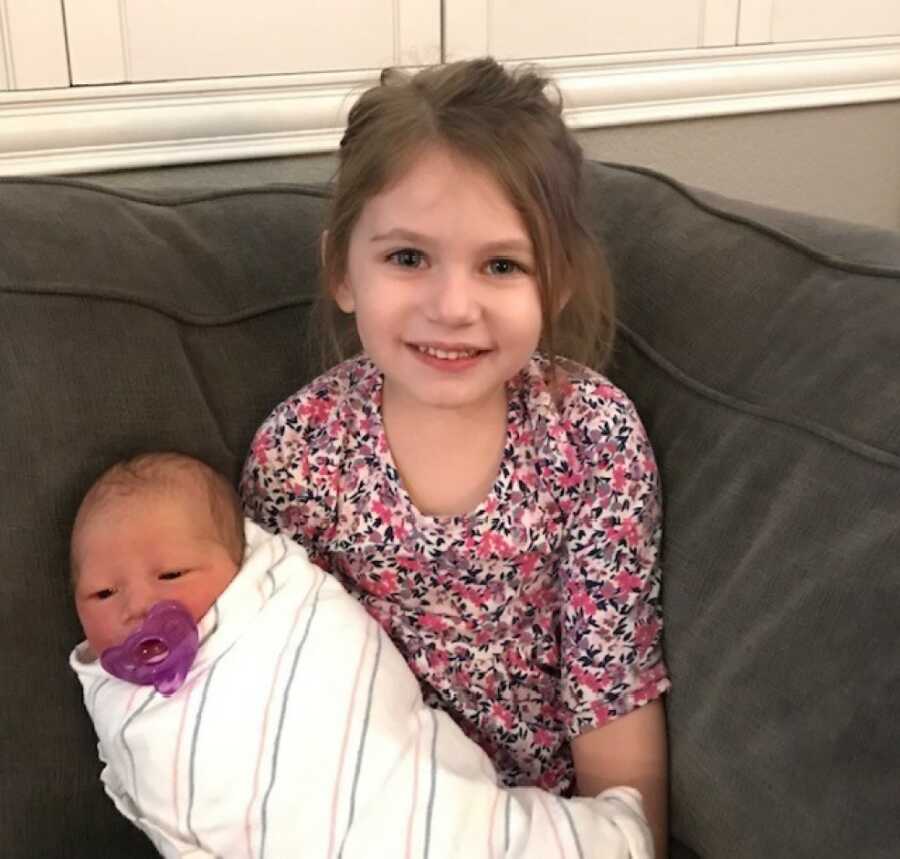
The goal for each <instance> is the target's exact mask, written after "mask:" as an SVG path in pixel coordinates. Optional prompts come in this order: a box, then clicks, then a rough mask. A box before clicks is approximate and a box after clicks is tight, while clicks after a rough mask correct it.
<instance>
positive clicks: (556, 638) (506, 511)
mask: <svg viewBox="0 0 900 859" xmlns="http://www.w3.org/2000/svg"><path fill="white" fill-rule="evenodd" d="M566 369H567V372H568V381H567V382H566V383H565V384H564V385H563V387H562V401H561V406H560V408H559V409H557V407H556V406H555V405H554V402H553V398H552V396H551V392H550V389H549V388H548V386H547V384H546V381H545V378H546V374H547V371H548V362H547V361H546V359H545V358H543V357H541V356H540V355H537V354H536V355H534V356H533V357H532V359H531V361H530V362H529V364H528V365H527V366H526V367H525V368H524V369H523V370H522V371H521V372H520V374H519V375H518V376H517V377H516V378H515V379H513V380H512V381H511V382H510V383H509V384H508V386H507V387H508V418H507V434H506V445H505V449H504V453H503V459H502V464H501V467H500V470H499V473H498V475H497V478H496V480H495V482H494V485H493V486H492V488H491V489H490V491H489V493H488V495H487V497H486V498H485V499H484V501H483V502H482V503H481V504H480V505H479V506H478V507H477V508H476V509H475V510H474V511H472V512H471V513H469V514H467V515H465V516H452V517H439V516H426V515H423V514H422V513H420V512H419V511H418V510H417V509H416V507H415V506H414V505H413V503H412V501H411V499H410V498H409V496H408V495H407V493H406V491H405V490H404V488H403V485H402V483H401V481H400V477H399V474H398V472H397V468H396V466H395V464H394V462H393V459H392V458H391V451H390V448H389V447H388V444H387V440H386V437H385V434H384V429H383V427H382V424H381V408H380V405H381V391H382V376H381V374H380V372H379V371H378V370H377V369H376V367H375V366H374V365H373V364H372V363H371V362H370V361H369V360H368V359H367V358H366V357H364V356H362V357H359V358H356V359H353V360H350V361H347V362H345V363H343V364H341V365H339V366H337V367H335V368H334V369H332V370H331V371H329V372H328V373H326V374H325V375H323V376H321V377H319V378H318V379H316V380H315V381H313V382H312V383H311V384H309V385H307V386H306V387H305V388H302V389H301V390H300V391H298V392H297V393H296V394H294V395H293V396H292V397H290V398H288V399H287V400H285V401H284V402H283V403H281V404H280V405H279V406H278V407H277V408H276V409H275V410H274V411H273V412H272V414H271V415H270V416H269V417H268V418H267V419H266V421H265V422H264V423H263V425H262V426H261V427H260V429H259V431H258V432H257V434H256V437H255V439H254V441H253V444H252V449H251V452H250V456H249V458H248V460H247V463H246V465H245V468H244V475H243V479H242V482H241V491H242V495H243V498H244V504H245V508H246V512H247V515H248V516H251V517H252V518H254V519H255V520H256V521H257V522H259V523H260V524H261V525H262V526H263V527H265V528H267V529H269V530H270V531H275V532H282V533H285V534H289V535H290V536H291V537H293V538H294V539H296V540H297V541H298V542H300V543H302V544H303V545H304V546H306V547H307V549H308V550H309V551H310V553H311V555H312V556H313V558H314V559H315V560H316V561H317V562H318V563H320V564H321V565H322V566H324V567H325V568H326V569H328V570H330V571H331V572H332V573H334V574H335V575H337V576H338V577H339V578H340V579H341V581H342V582H343V584H344V585H345V586H346V587H347V588H348V589H349V590H350V591H351V593H353V594H354V595H355V596H356V597H357V598H358V599H359V600H360V601H361V602H362V603H363V605H365V606H366V608H367V609H368V610H369V612H370V613H371V614H372V615H373V616H374V617H375V618H376V619H377V620H378V621H379V622H380V623H381V624H382V625H383V626H384V627H385V629H386V630H387V632H388V633H389V634H390V636H391V637H392V639H393V640H394V642H395V643H396V644H397V646H398V647H399V648H400V650H401V652H402V653H403V654H404V656H405V658H406V659H407V661H408V663H409V665H410V667H411V668H412V670H413V672H414V673H415V674H416V676H417V677H418V678H419V681H420V683H421V684H422V688H423V694H424V695H425V700H426V701H427V703H429V704H430V705H432V706H435V707H439V708H441V709H443V710H445V711H447V712H448V713H450V715H451V716H453V717H454V718H455V719H456V721H457V722H458V723H459V724H460V726H461V727H462V728H463V730H464V731H465V732H466V733H467V734H469V736H471V737H472V738H474V739H475V740H476V741H477V742H478V743H479V744H480V745H481V746H482V747H483V748H484V749H485V751H486V752H487V753H488V754H489V755H490V757H491V758H492V759H493V760H494V763H495V765H496V766H497V768H498V770H499V772H500V775H501V778H502V780H503V782H504V783H505V784H506V785H509V786H514V785H525V784H536V785H539V786H541V787H544V788H546V789H548V790H551V791H554V792H558V793H568V792H570V791H571V790H572V789H573V788H574V768H573V764H572V758H571V753H570V751H569V741H570V740H571V739H572V738H573V737H575V736H577V735H579V734H581V733H583V732H585V731H588V730H590V729H592V728H594V727H597V726H599V725H603V724H604V723H605V722H607V721H609V720H610V719H613V718H615V717H617V716H621V715H624V714H625V713H628V712H630V711H631V710H633V709H634V708H636V707H639V706H640V705H642V704H644V703H646V702H648V701H651V700H653V699H655V698H657V697H659V696H660V695H661V694H662V693H663V692H664V691H665V690H666V689H667V688H668V687H669V680H668V677H667V675H666V669H665V666H664V664H663V661H662V656H661V652H660V636H661V627H662V623H661V615H660V600H659V595H660V594H659V592H660V579H659V568H658V565H657V555H658V551H659V543H660V530H661V515H660V512H661V511H660V486H659V475H658V472H657V468H656V463H655V460H654V458H653V451H652V450H651V447H650V443H649V441H648V440H647V436H646V433H645V431H644V428H643V426H642V424H641V422H640V419H639V418H638V416H637V413H636V412H635V409H634V406H633V405H632V403H631V402H630V401H629V400H628V398H627V397H626V396H625V395H624V394H623V393H622V391H620V390H619V389H618V388H616V387H615V386H614V385H612V384H611V383H610V382H609V381H608V380H607V379H606V378H605V377H604V376H602V375H600V374H598V373H596V372H594V371H592V370H589V369H587V368H584V367H580V366H577V365H566ZM335 647H340V641H339V640H338V639H336V640H335Z"/></svg>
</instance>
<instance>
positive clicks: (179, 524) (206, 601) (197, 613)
mask: <svg viewBox="0 0 900 859" xmlns="http://www.w3.org/2000/svg"><path fill="white" fill-rule="evenodd" d="M74 549H75V555H76V558H77V567H78V578H77V581H76V584H75V607H76V609H77V611H78V617H79V620H80V621H81V626H82V628H83V629H84V634H85V637H86V638H87V641H88V644H89V645H90V647H91V650H92V651H93V652H94V653H95V654H97V655H98V656H99V655H100V654H101V653H102V652H103V651H104V650H106V648H107V647H112V646H113V645H116V644H121V642H122V641H124V640H125V639H126V638H127V637H128V636H129V635H130V634H131V633H132V632H134V631H135V630H136V629H137V628H138V627H139V626H140V625H141V623H143V621H144V618H145V617H146V616H147V612H148V611H149V610H150V608H151V607H152V606H153V605H154V604H155V603H157V602H159V601H160V600H178V601H179V602H181V603H183V604H184V605H185V607H186V608H187V609H188V611H189V612H190V613H191V615H192V617H193V618H194V621H195V622H197V621H199V620H200V618H202V617H203V615H204V614H206V612H207V611H209V609H210V608H212V605H213V603H214V602H215V601H216V599H218V597H219V596H220V594H221V593H222V592H223V591H224V590H225V588H226V587H228V584H229V582H231V580H232V579H233V578H234V576H235V574H236V573H237V569H238V565H237V564H236V563H235V562H234V560H233V559H232V557H231V555H230V554H229V551H228V549H227V547H226V546H225V545H223V543H222V539H221V536H220V535H219V532H218V530H217V529H216V526H215V523H214V522H213V519H212V514H211V512H210V511H209V500H208V498H207V497H206V494H205V492H204V491H199V490H198V491H197V492H194V493H191V494H189V495H187V496H185V495H184V493H178V494H177V495H176V494H175V493H174V491H173V492H168V491H144V492H137V493H135V494H133V495H128V496H123V497H122V498H120V499H116V500H115V501H112V500H108V501H105V502H101V503H100V505H99V507H98V509H97V510H95V511H93V512H92V513H90V514H89V515H88V518H87V521H85V522H84V524H83V526H82V527H81V528H80V529H79V534H78V538H77V542H76V545H75V547H74Z"/></svg>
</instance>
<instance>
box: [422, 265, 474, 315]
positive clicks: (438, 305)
mask: <svg viewBox="0 0 900 859" xmlns="http://www.w3.org/2000/svg"><path fill="white" fill-rule="evenodd" d="M477 286H478V285H477V283H475V280H474V278H473V277H472V276H471V275H470V274H469V273H468V272H467V271H463V270H459V269H456V270H448V271H446V272H444V273H443V274H442V275H440V276H437V277H435V279H434V282H433V283H432V285H431V289H430V290H429V292H428V297H427V301H426V316H427V318H428V319H429V321H431V322H436V323H440V324H443V325H450V326H460V325H470V324H471V323H473V322H475V321H476V320H477V319H478V314H479V312H480V309H479V303H478V290H477Z"/></svg>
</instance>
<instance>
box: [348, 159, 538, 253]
mask: <svg viewBox="0 0 900 859" xmlns="http://www.w3.org/2000/svg"><path fill="white" fill-rule="evenodd" d="M473 218H474V219H476V220H477V222H478V226H479V227H480V228H481V229H482V230H484V229H489V230H490V231H491V232H492V233H503V234H504V236H503V237H504V238H515V237H519V238H521V237H523V236H524V237H526V238H527V235H526V233H525V227H524V224H523V223H522V220H521V217H520V215H519V213H518V211H517V209H516V208H515V206H514V205H513V203H512V201H511V200H510V199H509V197H508V195H507V193H506V191H505V190H504V188H503V187H502V186H501V184H500V182H499V181H497V179H496V178H495V177H494V176H493V175H492V174H491V172H490V171H489V170H488V169H487V168H486V167H485V166H483V165H481V164H479V163H477V162H475V161H473V160H471V159H469V158H466V157H464V156H462V155H459V154H457V153H455V152H453V151H452V150H448V149H446V148H445V147H429V148H428V149H426V150H424V151H423V152H422V153H421V154H419V156H418V157H416V158H415V159H414V160H413V162H412V163H411V164H410V166H409V167H407V168H406V169H405V170H404V171H402V172H401V173H399V174H398V175H397V176H396V177H395V178H394V179H393V181H391V182H390V183H388V185H387V186H386V187H385V188H384V189H382V191H381V192H379V193H378V194H376V195H375V196H373V197H372V198H370V200H369V201H368V202H367V203H366V205H365V206H364V208H363V212H362V220H363V221H364V222H365V224H366V226H367V227H368V228H369V230H371V231H373V232H376V233H380V232H383V231H386V230H390V229H392V228H396V227H405V228H410V229H415V228H417V226H418V227H422V228H423V230H422V231H424V232H427V227H428V226H429V225H432V226H434V227H442V226H448V225H449V226H453V227H454V228H464V227H466V226H472V225H473V224H472V219H473ZM510 232H512V233H513V234H514V235H508V234H509V233H510Z"/></svg>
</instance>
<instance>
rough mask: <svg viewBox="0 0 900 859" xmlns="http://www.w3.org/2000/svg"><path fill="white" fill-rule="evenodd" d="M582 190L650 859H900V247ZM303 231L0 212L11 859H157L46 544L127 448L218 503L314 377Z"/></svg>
mask: <svg viewBox="0 0 900 859" xmlns="http://www.w3.org/2000/svg"><path fill="white" fill-rule="evenodd" d="M589 179H590V182H591V201H592V206H593V210H594V215H595V219H596V225H597V229H598V231H599V233H600V234H601V236H602V237H603V239H604V241H605V243H606V246H607V252H608V256H609V260H610V264H611V267H612V270H613V273H614V276H615V279H616V282H617V285H618V288H619V295H620V307H619V311H620V316H621V322H622V326H621V331H620V339H619V344H618V348H617V350H616V359H615V364H614V366H613V368H612V370H611V375H612V377H613V379H614V380H615V381H616V382H618V383H619V384H620V385H622V386H623V387H624V388H625V389H626V390H627V391H628V392H629V394H630V395H631V396H632V397H633V399H634V400H635V402H636V403H637V405H638V408H639V410H640V412H641V414H642V416H643V418H644V421H645V423H646V425H647V429H648V431H649V434H650V437H651V439H652V440H653V443H654V446H655V449H656V452H657V456H658V459H659V462H660V467H661V470H662V476H663V484H664V493H665V528H666V530H665V542H664V549H663V553H664V554H663V559H664V564H665V573H664V605H665V611H666V622H667V627H666V640H665V643H666V652H667V658H668V661H669V666H670V670H671V673H672V678H673V683H674V688H673V691H672V693H671V695H670V696H669V698H668V711H669V728H670V748H671V783H672V820H671V823H672V833H673V837H674V838H675V839H676V840H677V842H678V843H677V844H676V845H674V846H673V854H672V855H673V857H675V859H682V857H688V856H691V855H693V854H696V856H699V857H703V859H744V857H765V859H771V857H792V859H793V857H800V856H802V857H805V856H814V857H817V859H827V858H828V857H847V856H854V857H855V856H860V857H866V859H881V857H885V859H886V857H889V856H890V857H894V856H896V855H897V849H898V847H897V845H898V844H900V814H898V790H897V785H898V782H900V727H898V724H900V723H898V720H897V718H896V716H895V714H894V709H895V705H897V704H898V703H900V648H898V645H897V638H898V636H897V622H898V617H900V574H898V561H897V559H898V558H900V235H897V234H892V233H880V232H878V231H875V230H870V229H866V228H860V227H853V226H850V225H846V224H839V223H837V222H834V221H824V220H818V219H813V218H808V217H803V216H798V215H792V214H790V213H785V212H777V211H773V210H765V209H761V208H760V207H754V206H749V205H746V204H741V203H739V202H736V201H729V200H724V199H721V198H717V197H715V195H710V194H707V193H694V192H690V191H687V190H686V189H683V188H681V187H680V186H678V185H677V184H675V183H673V182H672V181H670V180H668V179H666V178H665V177H661V176H658V175H654V174H651V173H648V172H646V171H639V170H635V169H632V168H627V167H620V166H613V165H600V164H593V165H591V166H590V168H589ZM321 203H322V199H321V190H320V189H315V188H303V187H301V186H291V187H288V186H269V187H265V188H256V189H247V190H241V191H226V192H221V193H215V192H210V193H208V194H200V195H193V196H185V195H181V196H179V197H174V196H172V195H159V196H155V197H152V198H151V197H148V196H147V195H140V196H137V195H134V196H129V195H128V194H125V193H122V192H110V191H107V190H102V189H100V188H96V187H91V186H84V185H81V184H79V183H77V182H71V181H62V180H56V181H54V180H7V181H3V182H0V433H2V446H0V481H2V486H3V489H2V493H0V560H2V563H3V567H4V574H3V576H2V578H0V646H2V651H3V653H4V654H5V658H4V660H3V661H2V663H0V666H2V667H0V672H2V673H0V682H2V689H3V702H4V707H3V711H2V725H0V738H2V740H0V809H2V813H0V855H2V856H4V857H57V856H59V857H120V856H121V857H139V856H148V857H149V856H152V855H154V854H153V851H152V848H151V847H150V845H149V842H147V841H146V840H145V839H144V836H142V835H140V834H139V833H137V832H136V831H132V830H131V828H130V826H129V825H127V824H126V823H125V822H124V821H123V820H121V819H120V818H119V816H118V814H117V813H116V812H115V811H114V809H113V807H112V804H111V803H110V802H109V801H108V800H107V799H106V797H105V796H104V794H103V793H102V789H101V787H100V784H99V780H98V772H99V764H98V763H97V760H96V749H95V742H94V739H93V735H92V730H91V727H90V724H89V721H88V719H87V717H86V716H85V715H84V713H83V711H82V706H81V702H80V690H79V687H78V684H77V682H76V681H75V678H74V677H73V676H71V675H70V673H69V670H68V667H67V665H66V656H67V654H68V651H69V649H70V648H71V647H72V646H73V644H74V643H75V642H76V641H77V639H78V626H77V621H76V618H75V616H74V613H73V611H72V607H71V603H70V598H69V594H68V591H67V577H66V576H67V574H66V542H67V537H68V531H69V525H70V521H71V518H72V516H73V514H74V511H75V507H76V504H77V500H78V498H79V496H80V494H81V493H82V492H83V491H84V489H85V488H86V486H87V485H88V483H89V482H90V481H91V480H92V478H93V477H94V476H95V475H96V474H97V473H98V472H99V471H100V470H101V469H102V468H103V467H104V466H105V465H107V464H109V463H110V462H111V461H113V460H115V459H117V458H119V457H121V456H123V455H125V454H128V453H131V452H135V451H138V450H142V449H148V448H152V449H159V448H177V449H180V450H184V451H186V452H189V453H193V454H196V455H199V456H202V457H204V458H205V459H207V460H208V461H209V462H211V463H212V464H213V465H215V466H217V467H219V468H222V469H223V470H225V471H226V472H227V473H229V474H231V475H232V476H236V475H237V473H238V470H239V468H240V464H241V461H242V459H243V457H244V454H245V449H246V446H247V444H248V441H249V438H250V436H251V434H252V432H253V430H254V429H255V427H256V426H257V424H258V423H259V422H260V421H261V420H262V418H263V417H264V416H265V414H266V413H267V412H268V411H269V409H270V408H271V407H272V406H273V405H274V404H275V403H276V402H278V401H279V400H280V399H281V398H283V397H284V396H285V395H286V394H288V393H289V392H291V391H293V390H294V389H296V388H297V387H298V386H299V385H300V384H302V383H303V382H304V381H305V380H306V379H307V378H309V376H310V374H311V372H312V365H311V364H310V362H309V359H308V358H307V347H308V346H309V343H310V336H309V334H308V332H307V330H306V321H307V312H308V297H309V295H310V294H311V293H312V290H313V289H314V288H315V266H316V259H317V230H318V222H319V216H320V210H321ZM278 859H280V857H279V858H278ZM391 859H393V857H391Z"/></svg>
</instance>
